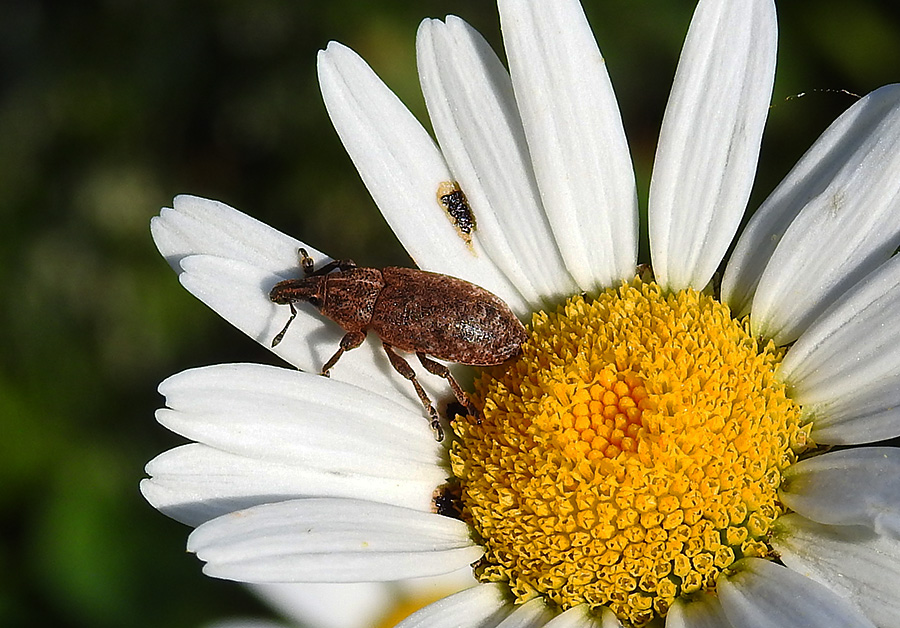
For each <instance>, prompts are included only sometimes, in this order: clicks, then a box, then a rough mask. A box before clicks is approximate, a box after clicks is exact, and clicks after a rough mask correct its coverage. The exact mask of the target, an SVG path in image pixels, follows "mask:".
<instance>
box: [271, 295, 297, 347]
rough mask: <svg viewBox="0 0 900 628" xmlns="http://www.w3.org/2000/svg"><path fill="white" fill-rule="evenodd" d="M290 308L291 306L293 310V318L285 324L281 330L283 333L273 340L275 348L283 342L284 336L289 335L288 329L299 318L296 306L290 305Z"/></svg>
mask: <svg viewBox="0 0 900 628" xmlns="http://www.w3.org/2000/svg"><path fill="white" fill-rule="evenodd" d="M288 306H290V308H291V317H290V318H289V319H288V321H287V322H286V323H285V324H284V327H282V328H281V331H280V332H278V334H277V335H276V336H275V337H274V338H272V346H273V347H276V346H278V343H279V342H281V340H282V339H283V338H284V335H285V334H286V333H287V330H288V327H290V326H291V323H293V322H294V319H295V318H297V309H296V308H295V307H294V304H293V303H288Z"/></svg>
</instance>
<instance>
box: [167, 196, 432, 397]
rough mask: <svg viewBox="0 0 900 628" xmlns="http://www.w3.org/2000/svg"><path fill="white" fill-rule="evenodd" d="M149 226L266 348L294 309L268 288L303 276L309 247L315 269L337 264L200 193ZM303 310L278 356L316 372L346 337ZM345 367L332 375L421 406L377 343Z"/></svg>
mask: <svg viewBox="0 0 900 628" xmlns="http://www.w3.org/2000/svg"><path fill="white" fill-rule="evenodd" d="M150 229H151V232H152V234H153V239H154V241H155V242H156V245H157V247H158V248H159V251H160V253H162V254H163V256H165V258H166V259H167V260H168V261H169V263H170V264H172V266H173V268H175V270H176V271H177V272H178V273H179V279H180V280H181V283H182V284H183V285H184V286H185V287H186V288H187V289H188V290H189V291H190V292H191V293H192V294H194V295H195V296H196V297H197V298H199V299H200V300H201V301H203V302H204V303H206V304H207V305H208V306H209V307H211V308H212V309H213V310H214V311H216V312H217V313H218V314H219V315H220V316H222V317H223V318H224V319H225V320H227V321H229V322H230V323H231V324H233V325H234V326H235V327H237V328H238V329H240V330H241V331H243V332H244V333H245V334H247V335H248V336H250V337H251V338H253V339H254V340H256V341H257V342H259V343H260V344H262V345H263V346H265V347H267V348H270V347H271V344H272V338H274V337H275V335H276V334H277V333H278V332H279V331H280V330H281V328H282V327H283V326H284V324H285V322H287V319H288V316H289V313H288V308H286V307H285V306H280V305H276V304H274V303H272V302H271V301H270V300H269V291H270V290H271V288H272V286H274V285H275V284H276V283H277V282H279V281H281V280H282V279H291V278H295V277H299V276H301V274H302V273H301V270H300V267H299V260H298V257H297V250H298V249H299V248H300V247H301V246H302V247H304V248H305V249H306V250H307V252H308V253H309V254H310V255H311V256H312V258H313V260H314V261H315V263H316V266H321V265H322V264H324V263H327V262H329V261H331V258H329V257H327V256H325V255H323V254H322V253H320V252H318V251H317V250H316V249H314V248H313V247H311V246H309V245H308V244H306V243H304V242H300V241H299V240H295V239H294V238H291V237H289V236H286V235H284V234H283V233H280V232H278V231H276V230H275V229H272V228H271V227H269V226H268V225H265V224H263V223H261V222H259V221H258V220H256V219H254V218H251V217H249V216H247V215H246V214H243V213H241V212H239V211H238V210H236V209H233V208H231V207H229V206H228V205H225V204H223V203H219V202H217V201H210V200H207V199H202V198H198V197H194V196H178V197H176V198H175V202H174V203H173V208H164V209H163V210H162V211H161V212H160V215H159V216H157V217H154V218H153V220H151V223H150ZM298 311H299V313H298V315H297V318H296V319H295V320H294V322H293V323H292V324H291V329H290V331H289V333H288V334H287V335H286V336H285V337H284V340H283V341H282V342H281V344H279V345H278V346H277V347H276V348H275V349H273V351H274V352H275V353H276V354H277V355H279V356H281V357H282V358H284V359H285V360H287V361H288V362H290V363H291V364H293V365H294V366H296V367H298V368H301V369H303V370H306V371H312V372H318V371H319V370H320V369H321V368H322V365H323V364H324V363H325V361H326V360H328V358H329V357H331V355H332V354H333V353H334V352H335V351H336V350H337V347H338V343H339V342H340V339H341V337H342V336H343V333H344V332H343V330H341V329H340V328H339V327H338V326H337V325H335V324H334V323H332V322H331V321H328V320H326V319H325V318H324V317H323V316H322V315H321V314H320V313H319V312H317V311H316V310H315V309H314V308H313V307H312V306H309V305H306V304H301V305H300V306H299V307H298ZM341 366H342V368H336V369H335V370H334V371H333V372H332V375H333V376H334V378H335V379H339V380H343V381H353V383H355V384H357V385H358V386H362V387H364V388H367V389H369V390H375V391H381V390H384V389H385V388H388V387H393V388H394V389H395V390H398V391H400V393H401V395H402V398H406V399H408V400H409V403H410V407H414V406H415V405H416V404H418V403H419V402H418V399H417V398H416V397H415V396H414V394H413V392H412V388H411V387H410V385H409V383H408V382H405V381H403V380H402V378H399V375H396V374H394V373H392V370H393V369H391V368H390V367H389V366H388V365H387V360H386V359H385V358H384V357H383V355H381V349H380V348H379V347H378V346H377V342H375V343H373V341H371V340H370V341H367V342H366V343H364V344H363V346H362V347H360V348H359V349H357V350H355V351H354V352H353V353H352V354H350V355H348V356H347V357H346V358H344V359H343V360H342V361H341ZM398 378H399V379H398ZM435 379H436V378H435ZM426 380H427V378H426ZM424 385H425V386H426V388H428V389H429V391H430V392H432V394H433V395H434V396H437V397H440V396H441V395H443V394H446V392H447V390H448V389H447V388H446V386H444V385H443V383H442V382H439V381H438V382H427V381H425V382H424ZM435 391H438V392H437V393H435Z"/></svg>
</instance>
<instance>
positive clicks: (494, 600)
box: [396, 584, 513, 628]
mask: <svg viewBox="0 0 900 628" xmlns="http://www.w3.org/2000/svg"><path fill="white" fill-rule="evenodd" d="M506 595H507V592H506V589H505V588H504V587H502V586H501V585H499V584H479V585H478V586H475V587H472V588H471V589H466V590H465V591H460V592H459V593H456V594H454V595H451V596H449V597H445V598H444V599H442V600H438V601H437V602H435V603H434V604H429V605H428V606H426V607H425V608H423V609H421V610H420V611H417V612H415V613H413V614H412V615H410V616H409V617H407V618H406V619H404V620H403V621H402V622H400V623H399V624H397V627H396V628H458V627H460V626H464V627H465V628H495V627H496V626H497V624H498V623H499V622H500V621H502V620H503V618H504V617H506V616H507V615H509V613H510V612H512V610H513V605H512V603H511V602H508V601H507V599H506Z"/></svg>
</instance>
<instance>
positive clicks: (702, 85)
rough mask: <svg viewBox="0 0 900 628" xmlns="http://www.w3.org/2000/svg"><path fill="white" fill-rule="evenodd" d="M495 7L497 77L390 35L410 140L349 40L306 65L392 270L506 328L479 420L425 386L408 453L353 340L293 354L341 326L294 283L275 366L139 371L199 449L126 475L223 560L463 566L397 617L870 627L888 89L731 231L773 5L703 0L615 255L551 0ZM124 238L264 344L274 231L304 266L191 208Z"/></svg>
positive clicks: (602, 176) (851, 112) (413, 411)
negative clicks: (425, 402) (152, 249)
mask: <svg viewBox="0 0 900 628" xmlns="http://www.w3.org/2000/svg"><path fill="white" fill-rule="evenodd" d="M499 12H500V20H501V26H502V31H503V41H504V47H505V51H506V57H507V59H508V61H509V70H508V71H507V69H506V68H505V67H504V66H503V64H502V63H501V62H500V60H499V59H498V57H497V55H496V54H495V53H494V51H493V50H491V48H490V47H489V46H488V45H487V43H486V42H485V40H484V39H483V38H482V37H481V36H480V35H479V34H478V33H477V32H475V31H474V30H473V29H472V28H471V27H470V26H468V25H467V24H466V23H465V22H464V21H462V20H461V19H459V18H456V17H448V18H446V20H444V21H438V20H425V21H424V22H423V23H422V25H421V27H420V29H419V32H418V36H417V41H416V47H417V55H418V64H419V75H420V78H421V84H422V90H423V93H424V95H425V101H426V104H427V107H428V112H429V115H430V117H431V122H432V126H433V128H434V133H435V136H436V140H437V142H436V143H435V141H434V140H432V139H431V137H430V136H429V135H428V133H427V132H426V131H425V130H424V129H423V127H422V126H421V125H420V123H419V122H418V121H416V120H415V119H414V117H413V116H412V115H411V114H410V113H409V111H408V110H407V109H406V108H405V107H404V106H403V105H402V104H401V103H400V101H399V100H398V99H397V98H396V97H395V96H394V95H393V94H392V93H391V91H390V90H389V89H388V88H387V87H386V86H385V85H384V84H383V83H382V82H381V81H380V80H379V79H378V78H377V77H376V76H375V74H374V73H373V72H372V70H371V69H370V68H369V67H368V66H367V65H366V64H365V62H364V61H363V60H362V59H361V58H360V57H358V56H357V55H356V54H355V53H354V52H352V51H351V50H349V49H348V48H346V47H344V46H342V45H340V44H337V43H332V44H330V45H329V46H328V48H327V49H326V50H324V51H322V52H321V53H320V56H319V64H318V69H319V79H320V84H321V89H322V94H323V97H324V99H325V103H326V106H327V108H328V112H329V114H330V116H331V119H332V121H333V122H334V125H335V128H336V129H337V131H338V134H339V135H340V138H341V140H342V142H343V143H344V146H345V147H346V149H347V151H348V153H349V154H350V156H351V158H352V159H353V161H354V163H355V165H356V167H357V169H358V170H359V173H360V175H361V176H362V178H363V181H364V182H365V184H366V186H367V187H368V189H369V191H370V192H371V194H372V196H373V198H374V200H375V202H376V203H377V205H378V207H379V208H380V210H381V212H382V213H383V214H384V217H385V219H386V220H387V221H388V223H389V224H390V226H391V227H392V228H393V230H394V232H395V233H396V235H397V237H398V238H399V239H400V241H401V242H402V243H403V245H404V246H405V247H406V249H407V251H408V252H409V253H410V255H411V256H412V258H413V259H414V261H415V263H416V264H417V265H418V266H419V267H420V268H422V269H426V270H430V271H435V272H438V273H444V274H448V275H453V276H456V277H461V278H463V279H466V280H468V281H471V282H473V283H475V284H478V285H480V286H482V287H484V288H486V289H488V290H490V291H491V292H493V293H494V294H496V295H498V296H499V297H501V298H502V299H503V300H504V301H505V302H506V303H507V304H509V306H510V308H512V310H513V311H514V312H515V313H516V314H517V315H518V316H519V317H520V318H521V319H522V320H523V321H524V322H526V323H527V324H528V338H527V339H526V341H525V342H524V344H523V345H522V351H521V355H520V356H519V357H518V358H517V359H515V360H513V361H511V362H509V363H506V364H503V365H500V366H496V367H490V368H484V369H477V370H475V372H474V373H472V374H471V382H470V383H469V385H468V389H469V394H470V396H471V399H472V401H473V403H474V404H475V406H476V407H477V408H478V410H479V413H480V414H481V416H480V417H479V418H480V421H478V420H475V418H474V417H471V416H462V415H456V414H455V413H454V412H450V411H448V410H447V409H446V407H442V409H443V413H444V414H445V415H449V416H447V417H446V418H447V419H448V420H449V425H448V430H449V433H450V437H449V438H447V439H446V440H445V441H444V442H441V443H439V442H436V440H435V439H434V437H433V434H432V432H431V429H430V428H429V425H428V421H427V420H426V418H425V417H424V414H423V411H422V406H421V404H420V403H419V400H418V398H417V397H416V396H415V394H414V393H413V391H412V387H411V386H410V385H409V382H407V381H406V380H404V379H403V378H401V377H400V376H399V375H397V374H396V373H394V372H393V371H392V370H391V368H390V366H389V365H388V362H387V360H386V359H385V357H384V354H383V352H382V351H381V348H380V347H379V346H378V344H379V343H378V341H377V339H375V338H370V339H369V340H368V341H367V342H365V343H364V344H363V345H362V346H361V347H360V348H358V349H354V350H353V351H351V352H349V353H348V354H347V355H346V356H344V357H343V358H342V359H341V361H340V362H339V363H338V364H337V365H336V366H335V368H334V369H333V371H332V378H331V379H327V378H324V377H320V376H318V375H316V373H317V372H318V371H319V369H321V367H322V365H323V363H324V362H325V361H326V360H327V359H328V358H329V357H330V356H331V354H332V353H333V352H334V350H335V348H336V347H337V345H338V342H339V340H340V337H341V336H342V333H343V332H342V330H341V329H339V328H337V326H336V325H334V324H333V323H331V322H329V321H327V320H325V319H324V318H323V317H322V316H321V315H319V314H318V313H317V312H316V311H315V309H314V308H312V307H309V306H307V305H302V306H301V307H299V308H298V310H299V314H298V316H297V319H296V321H295V322H294V324H293V326H292V327H291V328H290V329H289V331H288V333H287V334H286V335H285V336H284V340H283V342H281V343H280V344H279V345H278V346H277V347H276V348H275V349H274V351H275V353H276V354H277V355H279V356H280V357H282V358H283V359H284V360H286V361H287V362H289V363H290V364H291V365H293V366H294V367H297V369H299V370H295V369H288V368H276V367H273V366H263V365H253V364H227V365H219V366H211V367H206V368H199V369H194V370H190V371H186V372H184V373H180V374H178V375H175V376H173V377H171V378H169V379H167V380H166V381H164V382H163V383H162V384H161V385H160V392H161V393H162V394H163V395H164V396H165V398H166V406H167V407H166V408H164V409H162V410H160V411H159V412H158V413H157V419H158V420H159V422H160V423H162V424H163V425H164V426H165V427H167V428H169V429H171V430H173V431H175V432H177V433H179V434H181V435H183V436H185V437H186V438H188V439H190V440H191V441H195V442H193V443H191V444H188V445H185V446H183V447H179V448H177V449H174V450H172V451H169V452H166V453H164V454H162V455H161V456H159V457H158V458H156V459H155V460H153V461H152V462H151V463H150V464H149V465H148V467H147V473H148V474H149V475H150V476H151V478H150V479H147V480H144V482H143V484H142V490H143V493H144V495H145V496H146V498H147V499H148V500H149V501H150V502H151V503H152V504H153V505H154V506H156V507H157V508H159V509H160V510H161V511H163V512H164V513H166V514H168V515H170V516H172V517H175V518H176V519H180V520H181V521H184V522H186V523H188V524H190V525H192V526H196V529H195V530H194V531H193V533H192V534H191V535H190V538H189V540H188V549H189V550H190V551H192V552H195V553H196V554H197V556H198V557H199V558H200V559H201V560H202V561H204V562H205V566H204V570H205V572H206V573H208V574H209V575H211V576H215V577H219V578H227V579H232V580H239V581H244V582H256V583H263V582H369V581H392V580H402V579H408V578H419V577H423V576H433V575H436V574H441V573H447V572H453V571H456V570H459V569H465V568H468V566H469V565H471V575H472V576H473V580H472V586H469V587H467V588H463V589H462V590H461V591H459V592H457V593H454V594H452V595H450V596H449V597H446V598H444V599H442V600H440V601H438V602H436V603H434V604H432V605H430V606H427V607H426V608H424V609H422V610H421V611H419V612H417V613H415V614H413V615H412V616H411V617H409V618H408V619H406V620H405V621H404V622H402V624H401V625H402V626H403V627H404V628H412V627H417V626H421V627H426V626H428V627H432V626H463V627H468V626H471V627H475V626H478V627H485V628H486V627H492V626H500V625H502V626H504V627H509V626H548V627H552V628H560V627H569V626H603V627H612V626H620V627H626V628H627V627H639V626H666V627H667V628H704V627H710V626H717V627H725V628H728V627H732V628H749V627H758V626H774V627H792V626H798V627H799V626H826V627H827V626H840V627H847V626H854V627H856V626H859V627H863V626H865V627H871V626H879V627H887V626H891V627H893V626H897V625H900V596H898V595H897V591H900V453H898V451H897V449H895V448H890V447H878V446H871V445H870V446H866V447H863V446H861V445H865V444H871V443H876V442H878V441H883V440H886V439H889V438H893V437H897V436H898V435H900V414H898V409H897V408H898V407H900V385H898V383H900V352H898V351H896V347H897V346H898V343H900V325H897V324H896V322H895V319H896V312H897V311H898V309H900V258H898V257H896V256H894V253H895V251H896V249H897V247H898V245H900V177H898V176H897V173H898V172H900V86H896V85H894V86H887V87H883V88H881V89H878V90H876V91H874V92H872V93H871V94H869V95H867V96H865V97H864V98H861V99H860V100H859V101H858V102H856V103H855V104H854V105H853V106H852V107H850V108H849V109H848V110H847V111H846V112H845V113H844V114H843V115H842V116H840V117H839V118H838V119H837V120H836V121H835V122H834V123H833V124H832V125H831V126H830V127H829V128H828V129H827V130H826V131H825V132H824V133H823V134H822V136H821V137H820V138H819V139H818V140H817V141H816V143H815V144H814V145H813V146H812V148H810V149H809V151H808V152H807V153H806V154H805V155H804V156H803V157H802V158H801V160H800V161H799V163H798V164H797V165H796V166H795V167H794V169H793V170H792V171H791V172H790V173H789V174H788V175H787V177H786V178H785V179H784V181H783V182H782V183H781V184H780V185H779V186H778V187H777V188H776V189H775V190H774V192H772V194H771V195H770V196H769V197H768V199H766V201H765V202H764V203H763V204H762V205H761V206H760V207H759V208H758V209H757V210H756V211H755V212H754V214H753V216H752V218H751V219H750V221H749V224H748V225H747V227H746V228H745V229H744V230H743V232H742V233H740V234H739V235H737V232H738V227H739V225H740V222H741V219H742V216H743V214H744V212H745V209H746V205H747V201H748V198H749V195H750V189H751V186H752V183H753V179H754V175H755V170H756V163H757V158H758V154H759V147H760V141H761V137H762V132H763V127H764V124H765V120H766V114H767V109H768V105H769V101H770V98H771V92H772V84H773V77H774V71H775V56H776V18H775V7H774V4H773V2H772V0H743V1H741V2H737V1H729V0H700V2H699V4H698V6H697V9H696V11H695V14H694V17H693V19H692V22H691V25H690V29H689V32H688V34H687V39H686V41H685V45H684V49H683V52H682V55H681V59H680V62H679V65H678V70H677V73H676V76H675V79H674V85H673V88H672V92H671V96H670V99H669V103H668V106H667V108H666V112H665V117H664V120H663V123H662V128H661V132H660V138H659V144H658V149H657V153H656V159H655V163H654V167H653V175H652V180H651V186H650V195H649V201H648V216H649V225H648V229H649V235H650V255H651V259H650V266H649V267H646V266H641V267H639V266H638V265H637V262H638V260H637V249H638V247H637V241H638V235H637V234H638V201H637V196H636V192H635V183H634V175H633V171H632V165H631V158H630V155H629V150H628V145H627V141H626V138H625V133H624V130H623V128H622V122H621V117H620V114H619V111H618V108H617V104H616V99H615V97H614V94H613V90H612V86H611V83H610V80H609V77H608V75H607V72H606V66H605V63H604V59H603V57H602V56H601V54H600V51H599V49H598V48H597V45H596V43H595V41H594V38H593V35H592V33H591V30H590V27H589V25H588V23H587V20H586V18H585V15H584V13H583V11H582V8H581V6H580V4H579V3H578V2H577V0H555V1H554V2H540V1H537V0H531V1H529V0H499ZM152 232H153V236H154V239H155V241H156V244H157V246H158V247H159V249H160V251H161V252H162V254H163V255H164V256H165V257H166V258H167V259H168V260H169V262H170V263H171V265H172V266H173V267H174V268H175V270H176V271H177V272H178V273H179V279H180V281H181V282H182V284H183V285H184V286H185V287H186V288H187V289H188V290H189V291H191V292H192V293H193V294H195V295H196V296H197V297H199V298H200V299H201V300H203V301H204V302H205V303H207V304H208V305H209V306H211V307H212V308H213V309H214V310H216V311H217V312H219V313H220V314H221V315H222V316H224V317H225V318H226V319H228V320H229V321H231V322H232V323H234V324H235V325H236V326H237V327H238V328H240V329H241V330H243V331H244V332H246V333H247V334H248V335H250V336H251V337H252V338H254V339H256V340H257V341H258V342H260V343H262V344H264V345H265V346H269V345H270V344H271V341H272V339H273V337H274V336H275V335H276V334H277V333H278V331H279V330H280V329H281V328H282V327H283V325H284V322H285V320H286V317H287V315H288V313H287V312H286V310H287V308H284V307H283V306H278V305H275V304H273V303H272V302H271V301H270V300H269V298H268V292H269V290H270V289H271V288H272V286H273V285H275V284H276V283H277V282H278V281H281V280H283V279H288V278H294V277H298V276H299V272H298V267H297V251H298V249H299V248H300V247H303V248H305V249H306V250H308V251H309V252H310V255H311V256H312V257H313V258H314V260H315V262H316V265H317V267H319V266H321V265H322V264H324V263H327V261H328V260H329V259H330V258H328V257H326V256H324V255H323V254H322V253H320V252H318V251H316V250H315V249H313V248H312V247H311V246H309V245H308V244H306V243H303V242H300V241H298V240H295V239H293V238H291V237H289V236H286V235H283V234H281V233H278V232H277V231H275V230H273V229H271V228H269V227H267V226H265V225H263V224H261V223H259V222H257V221H255V220H253V219H252V218H249V217H248V216H246V215H244V214H242V213H239V212H238V211H236V210H234V209H231V208H230V207H227V206H225V205H223V204H221V203H217V202H214V201H208V200H203V199H199V198H194V197H186V196H181V197H178V198H176V199H175V202H174V204H173V207H172V208H168V209H164V210H163V211H162V213H161V214H160V216H159V217H157V218H155V219H154V220H153V223H152ZM736 236H737V240H736V244H735V246H734V250H733V253H732V254H731V255H730V257H729V258H728V259H727V260H725V259H724V258H725V255H726V252H727V251H728V249H729V247H730V246H731V244H732V241H733V240H734V239H735V237H736ZM722 269H723V270H722ZM719 270H722V272H721V281H718V279H717V278H718V277H719V274H718V271H719ZM463 374H464V373H463ZM420 375H421V379H422V381H423V383H424V384H426V385H427V386H428V387H429V392H430V394H431V396H432V398H433V399H441V400H445V401H446V400H448V399H452V395H450V394H449V389H446V388H444V387H442V386H443V384H444V382H443V380H440V379H438V378H435V377H432V376H429V375H428V374H427V373H422V374H420ZM451 407H452V406H451Z"/></svg>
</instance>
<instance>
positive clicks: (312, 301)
mask: <svg viewBox="0 0 900 628" xmlns="http://www.w3.org/2000/svg"><path fill="white" fill-rule="evenodd" d="M308 301H309V303H310V304H311V305H313V306H314V307H319V306H320V305H322V300H321V299H320V298H319V297H309V299H308Z"/></svg>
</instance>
